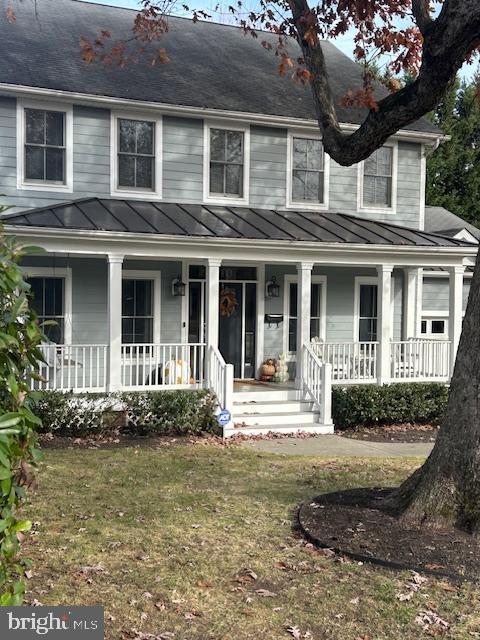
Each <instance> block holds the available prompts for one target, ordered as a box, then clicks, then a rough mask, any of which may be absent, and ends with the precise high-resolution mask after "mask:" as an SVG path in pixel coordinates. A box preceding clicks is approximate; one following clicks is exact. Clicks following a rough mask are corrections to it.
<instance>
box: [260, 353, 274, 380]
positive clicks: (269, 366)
mask: <svg viewBox="0 0 480 640" xmlns="http://www.w3.org/2000/svg"><path fill="white" fill-rule="evenodd" d="M274 375H275V361H274V360H273V359H272V358H269V359H268V360H266V361H265V362H264V363H263V364H262V367H261V369H260V380H262V381H263V382H269V381H270V380H271V379H272V378H273V376H274Z"/></svg>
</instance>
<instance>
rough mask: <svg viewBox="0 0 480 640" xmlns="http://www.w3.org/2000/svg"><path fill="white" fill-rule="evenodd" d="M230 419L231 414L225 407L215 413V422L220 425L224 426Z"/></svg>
mask: <svg viewBox="0 0 480 640" xmlns="http://www.w3.org/2000/svg"><path fill="white" fill-rule="evenodd" d="M231 419H232V414H231V413H230V411H228V410H227V409H222V410H221V411H220V412H219V413H218V414H217V422H218V424H219V425H220V426H221V427H225V426H226V425H227V424H228V423H229V422H230V421H231Z"/></svg>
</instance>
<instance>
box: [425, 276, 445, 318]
mask: <svg viewBox="0 0 480 640" xmlns="http://www.w3.org/2000/svg"><path fill="white" fill-rule="evenodd" d="M448 308H449V282H448V278H424V279H423V292H422V311H423V312H424V313H425V312H426V311H445V312H446V313H448Z"/></svg>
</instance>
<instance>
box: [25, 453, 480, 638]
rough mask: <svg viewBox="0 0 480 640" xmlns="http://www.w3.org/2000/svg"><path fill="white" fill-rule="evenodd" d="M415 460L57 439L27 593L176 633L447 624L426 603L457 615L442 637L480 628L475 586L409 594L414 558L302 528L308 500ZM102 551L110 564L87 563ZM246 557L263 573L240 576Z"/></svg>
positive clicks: (32, 507)
mask: <svg viewBox="0 0 480 640" xmlns="http://www.w3.org/2000/svg"><path fill="white" fill-rule="evenodd" d="M416 464H418V460H417V461H415V460H408V461H405V460H378V459H377V460H368V461H366V460H357V459H355V460H354V459H348V458H345V459H341V460H335V459H320V458H316V459H314V458H305V457H286V456H274V455H269V454H263V453H262V454H260V453H255V452H252V451H248V450H246V449H242V448H240V447H236V446H231V447H227V448H221V447H215V446H211V445H203V444H197V445H193V444H173V445H171V446H170V447H167V446H165V447H161V448H158V449H150V448H142V449H140V448H125V449H114V450H95V449H87V450H84V449H82V450H79V449H64V450H48V451H47V452H46V457H45V462H44V463H43V464H42V468H41V470H40V474H39V480H40V486H39V489H38V490H37V492H36V493H35V494H32V495H31V502H30V504H29V505H27V507H26V511H27V513H28V515H29V516H30V517H31V518H32V519H33V520H35V521H36V522H37V523H38V524H37V525H36V527H35V533H34V535H32V536H31V537H30V539H29V541H28V543H27V544H26V545H25V551H26V553H27V554H28V555H29V556H30V557H31V558H32V559H33V561H34V572H33V576H32V578H31V579H30V580H29V581H28V584H27V600H28V601H32V600H33V599H37V600H39V601H40V602H41V603H42V604H70V605H71V604H101V605H103V606H104V607H105V620H106V627H107V638H109V639H111V640H118V639H119V638H134V637H138V636H136V635H135V634H134V633H133V629H137V630H140V631H142V632H144V633H151V634H154V635H159V634H161V633H164V632H172V633H174V634H175V635H174V637H175V640H188V639H196V640H208V639H215V640H221V639H222V640H227V639H229V640H247V639H248V640H252V639H257V638H258V639H262V640H277V639H282V638H291V637H292V636H291V635H290V634H289V633H288V632H287V628H288V627H291V626H295V627H298V628H299V629H300V631H301V637H302V638H303V637H305V638H312V639H313V640H325V639H338V640H358V639H360V638H361V639H362V640H363V639H367V638H368V639H369V640H380V639H392V640H393V639H395V640H397V639H398V638H400V637H401V638H403V639H409V638H412V639H415V640H417V639H418V638H422V637H430V636H429V633H431V632H436V631H437V629H436V628H435V627H430V629H429V632H427V631H423V630H422V628H421V627H420V626H419V625H418V624H417V623H416V622H415V618H416V616H417V614H418V613H419V612H420V611H422V610H424V609H430V610H434V611H435V612H436V613H437V614H438V615H439V616H441V617H442V618H443V619H445V620H447V621H448V622H449V623H450V624H451V627H450V628H449V629H448V631H446V632H444V635H443V637H447V638H452V639H453V638H454V639H455V640H460V639H463V638H465V639H467V638H468V639H469V640H470V639H471V638H480V615H479V613H478V612H479V611H480V593H479V591H477V590H475V589H474V588H473V587H472V586H470V585H464V586H462V587H461V588H460V589H458V590H457V591H456V592H454V591H450V590H447V588H446V586H445V584H443V585H442V583H440V582H438V581H435V580H433V579H429V580H428V581H427V583H426V584H424V585H423V586H422V587H421V589H420V590H419V591H418V592H417V593H415V594H414V596H413V597H412V598H411V599H410V600H409V601H405V602H401V601H400V600H399V599H398V597H397V594H398V593H399V592H405V586H404V585H405V583H406V582H408V580H409V574H408V573H407V572H406V573H400V574H396V573H392V572H389V571H387V570H383V569H379V568H374V567H372V566H365V565H363V566H362V565H359V564H357V563H353V562H343V563H342V562H338V561H334V560H332V559H330V558H326V557H324V556H323V555H322V554H320V553H316V552H314V553H312V552H311V550H309V549H308V548H305V546H304V543H303V541H302V540H301V539H300V538H298V537H297V536H296V535H295V534H294V533H293V532H292V520H293V513H294V509H295V507H296V505H297V504H298V503H299V501H301V500H303V499H306V498H308V497H310V496H313V495H316V494H318V493H321V492H325V491H331V490H334V489H339V488H343V487H350V486H351V487H353V486H360V485H363V486H366V485H373V484H395V483H397V482H398V481H400V480H401V479H402V478H403V477H405V476H406V475H407V474H408V473H409V472H410V471H411V470H412V469H413V468H414V467H415V465H416ZM96 565H101V567H100V569H101V568H102V567H103V569H104V571H99V570H98V569H99V567H97V570H85V569H83V570H82V568H84V567H86V566H90V567H92V566H93V567H95V566H96ZM244 569H251V570H252V571H254V572H255V574H257V580H256V581H248V579H242V578H240V580H239V579H238V576H239V574H241V572H242V571H243V570H244ZM257 589H267V590H268V591H271V592H273V593H275V594H276V596H275V597H261V596H260V595H258V594H257V593H256V590H257ZM357 599H358V600H357ZM475 612H476V613H475ZM307 632H310V634H311V636H309V635H308V634H307ZM305 634H307V635H305Z"/></svg>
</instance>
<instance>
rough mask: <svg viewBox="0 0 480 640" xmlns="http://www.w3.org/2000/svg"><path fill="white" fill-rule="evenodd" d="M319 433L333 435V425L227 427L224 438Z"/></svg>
mask: <svg viewBox="0 0 480 640" xmlns="http://www.w3.org/2000/svg"><path fill="white" fill-rule="evenodd" d="M269 432H273V433H275V432H276V433H281V434H285V435H288V434H291V433H300V432H303V433H318V434H330V433H333V424H332V425H328V426H326V425H320V424H305V425H286V424H265V425H246V426H245V425H242V426H241V427H240V426H239V427H233V426H232V427H227V428H225V429H224V431H223V436H224V438H229V437H231V436H234V435H236V434H240V433H241V434H243V435H246V436H260V435H265V434H266V433H269Z"/></svg>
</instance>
